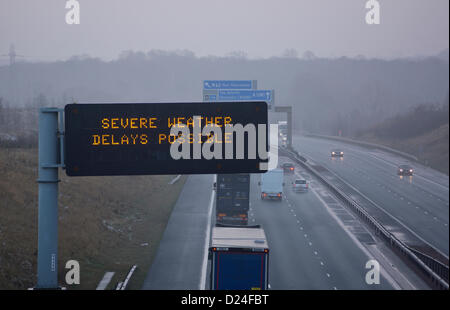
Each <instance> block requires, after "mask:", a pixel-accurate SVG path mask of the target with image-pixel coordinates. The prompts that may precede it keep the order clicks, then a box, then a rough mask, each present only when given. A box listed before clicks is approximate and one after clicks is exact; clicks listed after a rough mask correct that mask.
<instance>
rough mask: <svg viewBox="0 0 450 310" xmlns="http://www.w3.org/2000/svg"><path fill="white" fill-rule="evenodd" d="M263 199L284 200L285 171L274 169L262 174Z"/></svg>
mask: <svg viewBox="0 0 450 310" xmlns="http://www.w3.org/2000/svg"><path fill="white" fill-rule="evenodd" d="M259 185H260V186H261V199H263V200H264V199H278V200H280V201H281V199H282V198H283V186H284V171H283V169H273V170H269V171H267V172H266V173H263V174H261V181H260V182H259Z"/></svg>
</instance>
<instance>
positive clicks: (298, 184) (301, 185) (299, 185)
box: [292, 179, 309, 192]
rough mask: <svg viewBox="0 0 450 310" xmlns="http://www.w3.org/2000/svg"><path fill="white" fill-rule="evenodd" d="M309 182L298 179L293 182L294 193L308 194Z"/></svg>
mask: <svg viewBox="0 0 450 310" xmlns="http://www.w3.org/2000/svg"><path fill="white" fill-rule="evenodd" d="M308 187H309V185H308V181H306V180H305V179H296V180H295V181H294V182H292V190H293V191H294V192H307V191H308Z"/></svg>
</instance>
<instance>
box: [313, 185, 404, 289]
mask: <svg viewBox="0 0 450 310" xmlns="http://www.w3.org/2000/svg"><path fill="white" fill-rule="evenodd" d="M311 191H312V192H313V194H314V195H315V196H316V197H317V199H319V201H320V202H321V203H322V205H323V206H324V207H325V209H326V210H327V211H328V213H329V214H330V215H331V217H332V218H334V220H335V221H336V222H337V223H338V224H339V226H341V228H342V229H343V230H344V231H345V232H346V233H347V235H348V236H349V237H350V239H352V240H353V242H354V243H355V244H356V246H357V247H358V248H360V249H361V251H362V252H363V253H364V254H365V255H366V256H367V258H369V259H371V258H372V257H373V255H372V254H371V253H370V252H369V251H368V250H367V249H366V248H365V247H364V246H363V245H362V244H361V242H359V240H358V239H356V237H355V236H354V235H353V234H352V233H351V232H350V231H349V230H348V228H347V227H346V226H345V225H344V223H343V222H342V221H341V220H340V219H339V218H338V217H337V216H336V214H335V213H334V212H333V211H332V210H331V209H330V207H329V206H328V205H327V203H326V202H325V201H324V200H323V199H322V197H320V195H319V194H318V193H317V191H316V190H315V189H314V188H311ZM386 261H388V260H387V259H386ZM381 274H382V275H383V276H384V278H385V279H386V280H387V281H388V282H389V283H390V284H391V285H392V287H393V288H394V289H396V290H400V289H401V287H400V285H398V284H397V282H396V281H395V280H394V279H393V278H392V277H391V275H390V274H388V273H387V272H386V271H385V270H384V268H382V269H381ZM402 276H403V275H402ZM411 286H412V287H413V285H411Z"/></svg>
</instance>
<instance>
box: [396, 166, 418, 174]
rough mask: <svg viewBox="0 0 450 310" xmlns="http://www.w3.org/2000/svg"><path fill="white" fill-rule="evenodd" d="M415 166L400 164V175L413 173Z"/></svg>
mask: <svg viewBox="0 0 450 310" xmlns="http://www.w3.org/2000/svg"><path fill="white" fill-rule="evenodd" d="M413 172H414V170H413V168H412V167H411V166H408V165H400V166H399V167H398V170H397V174H398V175H413Z"/></svg>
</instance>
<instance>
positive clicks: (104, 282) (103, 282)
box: [96, 271, 114, 290]
mask: <svg viewBox="0 0 450 310" xmlns="http://www.w3.org/2000/svg"><path fill="white" fill-rule="evenodd" d="M113 276H114V272H112V271H108V272H106V273H105V275H104V276H103V279H102V280H101V281H100V283H99V284H98V285H97V288H96V290H104V289H105V288H106V287H107V286H108V284H109V282H111V279H112V277H113Z"/></svg>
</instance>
